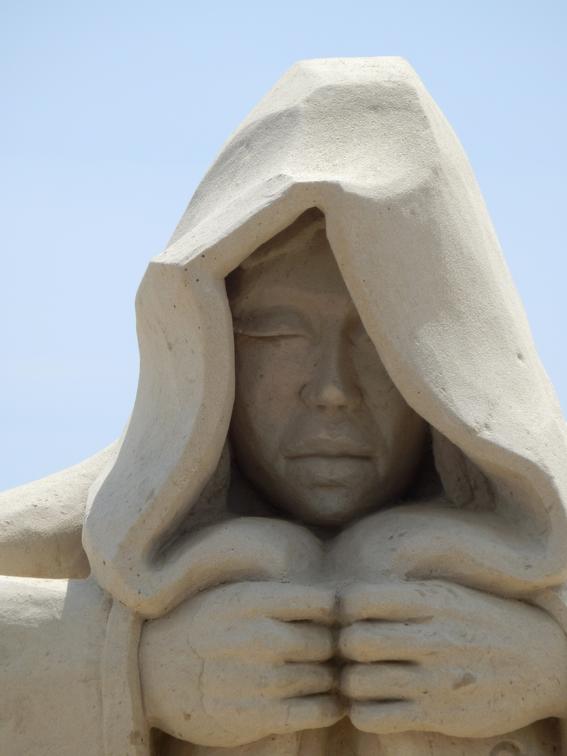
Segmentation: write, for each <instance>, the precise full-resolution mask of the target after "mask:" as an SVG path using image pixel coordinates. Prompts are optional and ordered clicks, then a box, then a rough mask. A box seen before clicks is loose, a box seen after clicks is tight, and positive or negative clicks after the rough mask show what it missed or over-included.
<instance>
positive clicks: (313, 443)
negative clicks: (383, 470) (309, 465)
mask: <svg viewBox="0 0 567 756" xmlns="http://www.w3.org/2000/svg"><path fill="white" fill-rule="evenodd" d="M284 456H285V457H287V458H288V459H305V458H307V457H331V458H336V457H342V458H345V457H347V458H351V459H369V458H370V457H372V449H371V448H370V447H368V446H366V445H364V444H359V443H356V442H354V441H353V440H352V439H350V438H324V437H319V438H314V439H310V440H305V441H302V442H301V443H299V444H296V445H294V446H293V447H291V448H289V449H286V450H285V451H284Z"/></svg>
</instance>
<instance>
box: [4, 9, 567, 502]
mask: <svg viewBox="0 0 567 756" xmlns="http://www.w3.org/2000/svg"><path fill="white" fill-rule="evenodd" d="M566 20H567V4H566V3H565V2H564V0H556V1H553V0H539V1H538V2H525V1H523V0H476V1H474V2H473V1H472V0H427V1H425V0H388V2H383V1H382V0H349V2H348V3H345V2H336V1H335V0H327V2H321V1H320V0H302V1H301V2H300V1H298V0H286V1H285V2H282V3H278V2H266V0H262V2H260V1H258V0H240V2H234V1H233V0H224V1H223V0H217V2H210V0H209V2H202V1H201V0H185V1H182V0H159V1H158V0H154V2H145V1H144V0H135V1H134V0H113V1H112V2H111V1H110V0H96V1H94V2H86V1H83V0H79V1H77V0H75V1H74V2H63V1H62V0H50V2H45V1H44V0H35V1H30V0H0V79H1V80H0V84H1V86H0V97H1V99H2V106H3V107H2V118H1V119H0V156H1V157H0V161H1V173H0V176H1V181H0V214H1V220H2V222H1V226H0V233H1V239H2V267H1V275H0V287H1V291H0V328H1V331H2V333H1V338H2V368H1V371H0V397H1V398H0V458H1V460H2V466H1V474H0V489H2V488H6V487H9V486H13V485H17V484H19V483H21V482H24V481H27V480H31V479H34V478H38V477H41V476H43V475H45V474H47V473H49V472H52V471H55V470H57V469H60V468H63V467H65V466H67V465H70V464H72V463H75V462H77V461H79V460H80V459H82V458H84V457H85V456H88V455H89V454H92V453H93V452H95V451H97V450H98V449H99V448H101V447H102V446H104V445H106V444H107V443H109V442H110V441H112V440H113V439H114V438H115V437H116V436H117V435H119V433H120V432H121V429H122V427H123V425H124V424H125V422H126V420H127V418H128V415H129V412H130V408H131V406H132V401H133V397H134V393H135V386H136V380H137V368H138V365H137V359H138V358H137V347H136V339H135V328H134V306H133V302H134V295H135V291H136V288H137V285H138V283H139V280H140V278H141V276H142V274H143V272H144V269H145V266H146V264H147V261H148V260H149V258H150V257H152V256H153V255H154V254H156V253H158V252H160V251H161V250H162V248H163V247H164V245H165V243H166V241H167V239H168V237H169V234H170V233H171V231H172V230H173V228H174V226H175V224H176V222H177V220H178V218H179V217H180V215H181V213H182V211H183V209H184V207H185V205H186V203H187V201H188V200H189V198H190V196H191V194H192V192H193V191H194V189H195V187H196V185H197V184H198V182H199V180H200V177H201V176H202V175H203V173H204V171H205V169H206V168H207V166H208V165H209V164H210V162H211V161H212V159H213V157H214V156H215V154H216V152H217V151H218V150H219V148H220V146H221V144H222V143H223V142H224V140H225V139H226V138H227V137H228V136H229V134H230V133H231V132H232V131H233V130H234V129H235V128H236V126H237V125H238V123H239V122H240V121H241V120H242V118H243V117H244V116H245V115H246V113H247V112H248V110H249V109H250V108H251V107H252V106H253V105H254V104H255V103H256V102H257V101H258V99H259V98H260V97H261V96H262V95H263V94H264V93H265V92H266V91H267V90H268V89H269V88H270V87H271V86H272V85H273V84H274V83H275V81H276V80H277V78H278V77H279V76H280V75H281V74H282V73H283V72H284V71H285V70H286V69H287V68H288V67H289V66H290V65H291V64H292V63H294V62H295V61H296V60H298V59H300V58H313V57H327V56H351V55H352V56H361V55H362V56H364V55H402V56H404V57H406V58H408V59H409V60H410V62H411V63H412V64H413V65H414V67H415V68H416V69H417V71H418V73H419V74H420V75H421V77H422V78H423V80H424V81H425V83H426V85H427V86H428V88H429V90H430V91H431V93H432V94H433V96H434V97H435V98H436V100H437V102H438V103H439V105H440V106H441V108H442V109H443V110H444V112H445V114H446V115H447V117H448V118H449V120H450V121H451V123H452V124H453V126H454V127H455V129H456V131H457V133H458V134H459V136H460V138H461V140H462V142H463V144H464V146H465V148H466V150H467V152H468V154H469V157H470V159H471V161H472V163H473V166H474V168H475V170H476V173H477V176H478V179H479V181H480V184H481V187H482V189H483V191H484V194H485V197H486V200H487V202H488V206H489V208H490V210H491V213H492V217H493V220H494V223H495V225H496V228H497V231H498V233H499V236H500V239H501V242H502V245H503V248H504V251H505V254H506V257H507V260H508V263H509V265H510V267H511V269H512V273H513V275H514V278H515V280H516V283H517V286H518V287H519V289H520V293H521V295H522V297H523V299H524V302H525V305H526V309H527V311H528V316H529V318H530V322H531V324H532V328H533V331H534V335H535V338H536V342H537V345H538V347H539V350H540V354H541V356H542V359H543V362H544V364H545V366H546V368H547V370H548V372H549V374H550V376H551V378H552V380H553V381H554V383H555V385H556V388H557V390H558V393H559V395H560V398H561V400H562V403H563V406H564V407H566V408H567V358H566V357H565V338H564V329H565V326H566V324H567V291H566V286H567V255H566V243H565V242H566V237H567V232H566V216H567V210H566V208H565V196H566V193H565V176H566V175H567V170H566V169H567V160H566V152H567V151H566V147H565V141H566V132H565V124H566V123H567V117H566V116H567V112H566V109H567V108H566V105H567V94H566V91H567V87H566V84H567V50H566V44H565V39H566V38H567V23H566Z"/></svg>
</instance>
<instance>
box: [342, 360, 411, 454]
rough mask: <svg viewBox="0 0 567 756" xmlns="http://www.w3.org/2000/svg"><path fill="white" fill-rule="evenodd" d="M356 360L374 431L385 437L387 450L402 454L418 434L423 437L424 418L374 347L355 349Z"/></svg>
mask: <svg viewBox="0 0 567 756" xmlns="http://www.w3.org/2000/svg"><path fill="white" fill-rule="evenodd" d="M353 363H354V365H355V369H356V372H357V377H358V382H359V386H360V388H361V390H362V394H363V397H364V404H365V407H366V409H367V410H368V415H367V420H368V423H369V425H371V426H372V428H371V432H373V433H374V434H377V435H378V436H379V437H380V438H381V439H382V442H383V444H384V450H383V451H384V452H385V453H386V454H388V455H398V454H399V453H401V452H402V451H403V450H405V449H406V448H407V447H409V446H411V445H412V439H413V437H414V436H419V437H421V435H422V426H423V425H424V423H423V420H422V419H421V418H420V417H419V416H418V415H416V413H415V412H414V411H413V410H412V409H411V408H410V407H409V406H408V404H407V403H406V401H405V400H404V398H403V397H402V395H401V394H400V392H399V391H398V389H397V388H396V386H395V385H394V383H393V382H392V380H391V378H390V376H389V375H388V373H387V372H386V369H385V368H384V366H383V365H382V362H381V361H380V358H379V357H378V355H377V353H376V351H375V349H374V348H373V347H372V349H365V350H358V351H356V350H355V353H354V355H353Z"/></svg>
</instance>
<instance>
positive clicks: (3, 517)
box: [0, 443, 118, 578]
mask: <svg viewBox="0 0 567 756" xmlns="http://www.w3.org/2000/svg"><path fill="white" fill-rule="evenodd" d="M117 448H118V444H117V443H114V444H112V445H110V446H108V447H107V448H106V449H103V450H102V451H100V452H98V453H97V454H95V455H93V456H92V457H89V458H88V459H86V460H84V461H83V462H80V463H79V464H77V465H74V466H73V467H69V468H67V469H66V470H62V471H61V472H58V473H55V474H53V475H49V476H48V477H46V478H42V479H40V480H36V481H34V482H32V483H27V484H25V485H23V486H19V487H17V488H13V489H10V490H8V491H4V492H2V493H0V574H3V575H20V576H22V577H44V578H81V577H86V576H87V575H88V573H89V566H88V562H87V558H86V555H85V553H84V551H83V547H82V543H81V533H82V527H83V518H84V511H85V504H86V501H87V494H88V491H89V488H90V486H91V484H92V483H93V481H94V480H95V479H96V478H97V476H98V475H99V474H100V472H101V471H102V470H103V468H104V467H105V466H106V465H107V464H108V463H109V462H110V461H111V460H112V459H113V457H114V455H115V453H116V451H117Z"/></svg>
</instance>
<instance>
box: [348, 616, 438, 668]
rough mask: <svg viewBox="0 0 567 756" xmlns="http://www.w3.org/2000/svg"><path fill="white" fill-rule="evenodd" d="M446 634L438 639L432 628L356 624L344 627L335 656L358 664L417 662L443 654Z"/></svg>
mask: <svg viewBox="0 0 567 756" xmlns="http://www.w3.org/2000/svg"><path fill="white" fill-rule="evenodd" d="M448 645H449V643H448V640H447V633H446V632H445V633H444V634H443V635H440V634H439V632H438V630H437V628H436V627H435V626H431V627H427V626H424V625H421V624H415V625H414V624H409V625H408V624H403V623H400V622H391V623H389V622H371V621H363V622H355V623H354V624H352V625H350V626H349V627H344V628H343V629H342V630H341V631H340V633H339V638H338V643H337V646H338V652H339V654H340V655H341V656H342V657H343V658H345V659H350V660H351V661H357V662H363V663H364V662H380V661H406V662H419V661H423V660H424V659H425V658H426V657H427V656H431V654H435V653H438V652H439V651H442V650H446V649H447V646H448Z"/></svg>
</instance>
